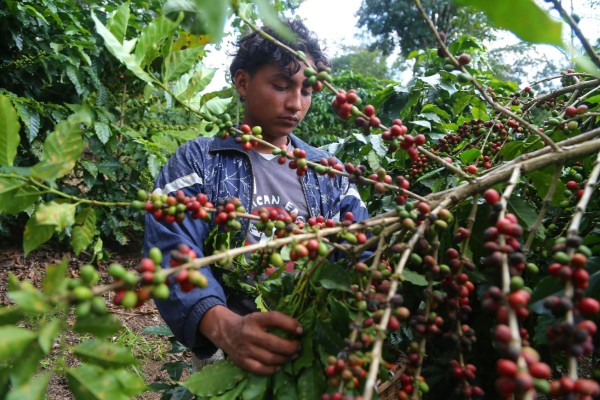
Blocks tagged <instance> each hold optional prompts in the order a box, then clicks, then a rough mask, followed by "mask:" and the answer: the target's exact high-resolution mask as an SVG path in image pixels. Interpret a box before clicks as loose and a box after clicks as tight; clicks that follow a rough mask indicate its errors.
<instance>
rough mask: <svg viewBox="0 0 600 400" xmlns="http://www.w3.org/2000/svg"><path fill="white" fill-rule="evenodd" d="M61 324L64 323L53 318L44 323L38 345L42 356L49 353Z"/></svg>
mask: <svg viewBox="0 0 600 400" xmlns="http://www.w3.org/2000/svg"><path fill="white" fill-rule="evenodd" d="M63 322H64V321H63V320H62V319H60V318H54V319H52V320H50V321H48V322H46V323H45V324H44V326H42V328H41V329H40V336H39V337H38V343H39V344H40V348H41V349H42V351H43V352H44V354H48V353H50V350H52V344H54V339H56V337H57V336H58V334H59V333H60V331H61V329H62V326H63Z"/></svg>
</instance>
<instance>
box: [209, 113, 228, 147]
mask: <svg viewBox="0 0 600 400" xmlns="http://www.w3.org/2000/svg"><path fill="white" fill-rule="evenodd" d="M215 126H216V127H217V128H218V130H217V133H216V135H217V137H219V138H221V139H223V140H225V139H227V138H229V136H230V134H232V133H233V134H235V130H233V121H232V120H231V115H229V114H228V113H224V114H221V115H219V117H218V118H217V117H212V118H211V119H210V120H209V121H208V122H207V124H206V131H208V132H212V131H213V130H214V129H215Z"/></svg>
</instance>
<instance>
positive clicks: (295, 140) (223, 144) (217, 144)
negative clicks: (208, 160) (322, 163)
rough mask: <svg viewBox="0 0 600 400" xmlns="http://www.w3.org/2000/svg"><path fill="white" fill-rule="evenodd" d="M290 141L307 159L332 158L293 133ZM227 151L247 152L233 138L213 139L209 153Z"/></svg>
mask: <svg viewBox="0 0 600 400" xmlns="http://www.w3.org/2000/svg"><path fill="white" fill-rule="evenodd" d="M290 140H291V142H292V145H293V146H294V147H295V148H299V149H302V150H304V151H306V158H307V159H308V160H310V161H316V160H320V159H321V158H328V157H330V154H328V153H327V152H325V151H323V150H320V149H317V148H314V147H312V146H311V145H309V144H308V143H306V142H305V141H303V140H302V139H300V138H299V137H298V136H296V135H294V134H293V133H292V134H290ZM225 150H238V151H242V152H246V150H244V148H243V147H242V144H241V143H239V142H236V141H235V138H234V137H233V136H229V137H228V138H227V139H219V138H218V137H216V136H215V137H213V140H212V141H211V143H210V145H209V151H211V152H212V151H225Z"/></svg>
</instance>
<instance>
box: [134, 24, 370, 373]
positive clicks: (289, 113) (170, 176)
mask: <svg viewBox="0 0 600 400" xmlns="http://www.w3.org/2000/svg"><path fill="white" fill-rule="evenodd" d="M288 25H289V27H290V29H291V30H292V31H293V32H294V33H295V34H296V36H297V38H298V41H297V42H296V43H290V44H289V45H290V47H293V48H296V49H298V50H301V51H303V52H304V53H305V54H307V55H308V58H309V59H310V61H311V63H312V64H313V65H318V64H324V65H327V62H328V61H327V59H326V57H325V56H324V54H323V53H322V52H321V49H320V47H319V44H318V42H317V40H316V39H315V37H314V36H313V34H312V33H311V32H309V31H308V30H307V29H306V27H305V26H304V25H303V24H302V22H301V21H298V20H296V21H292V22H290V23H288ZM267 32H269V33H270V34H271V35H274V36H276V35H275V34H274V33H273V32H272V31H270V30H267ZM230 73H231V77H232V80H233V82H234V84H235V87H236V90H237V91H238V93H239V95H240V97H241V99H242V101H244V103H245V114H244V119H243V123H245V124H248V125H249V126H257V125H258V126H260V127H261V128H262V135H263V138H264V139H265V140H266V141H268V142H269V143H271V144H273V145H275V146H281V145H287V146H288V149H292V148H300V149H303V150H305V151H306V153H307V159H308V160H313V161H318V160H320V159H321V158H323V157H325V158H328V157H330V155H329V154H327V153H325V152H324V151H321V150H318V149H315V148H313V147H311V146H309V145H308V144H306V143H305V142H303V141H302V140H300V139H298V138H297V137H296V136H294V135H293V134H292V130H293V129H294V128H295V127H296V126H297V125H298V124H299V123H300V122H301V121H302V119H303V118H304V116H305V115H306V112H307V111H308V109H309V107H310V104H311V91H312V89H311V87H305V86H304V85H303V84H302V83H303V81H304V75H303V65H302V64H301V63H300V62H299V60H297V59H296V58H295V57H294V56H293V55H291V54H290V53H289V52H287V51H286V50H284V49H282V48H280V47H278V46H276V45H275V44H273V43H272V42H270V41H269V40H267V39H265V38H263V37H262V36H261V35H259V34H257V33H251V34H249V35H247V36H245V37H243V38H242V39H241V40H240V41H239V43H238V52H237V54H236V55H235V57H234V60H233V62H232V64H231V67H230ZM177 190H183V191H184V192H185V194H186V195H187V196H195V195H197V194H198V193H204V194H206V195H207V196H208V198H209V200H210V201H211V202H212V203H213V204H216V202H217V200H218V199H220V198H231V197H237V198H239V199H240V200H241V201H242V203H243V205H244V207H245V208H246V210H247V212H249V213H251V212H253V211H256V210H257V209H258V208H260V207H265V206H266V207H272V208H275V209H277V210H278V212H283V213H294V214H296V215H297V216H298V218H299V219H308V218H309V217H316V216H319V215H322V216H323V217H325V218H333V219H338V220H339V217H340V215H344V214H345V213H346V212H348V211H351V212H352V213H353V214H354V216H355V219H356V220H361V219H364V218H366V217H367V211H366V209H365V207H364V204H363V203H362V201H361V199H360V197H359V195H358V192H357V190H356V188H355V187H354V186H353V185H351V184H350V183H349V182H348V179H347V178H344V177H341V176H338V177H336V178H329V177H327V176H320V175H318V174H316V173H315V172H314V171H313V170H311V169H309V171H308V172H307V174H306V175H305V176H302V177H299V176H298V175H297V174H296V171H294V170H292V169H290V168H287V166H281V165H278V164H277V160H276V158H274V157H273V156H272V155H271V149H270V148H268V147H267V146H260V145H259V146H257V147H256V148H255V149H252V150H250V151H245V150H243V148H242V145H241V143H238V142H236V141H235V140H234V138H231V137H230V138H228V139H226V140H222V139H219V138H216V137H212V138H205V137H201V138H198V139H195V140H192V141H190V142H188V143H186V144H185V145H183V146H181V147H180V148H179V149H178V150H177V152H176V153H175V154H174V155H173V157H172V158H171V159H170V160H169V162H168V163H167V165H166V166H165V167H164V168H163V170H162V171H161V173H160V175H159V177H158V179H157V181H156V184H155V191H156V192H158V193H161V194H162V193H171V194H172V193H174V192H176V191H177ZM241 222H242V230H241V232H240V235H239V237H238V238H237V239H238V241H239V242H238V244H240V243H242V242H244V241H245V240H248V241H250V242H252V243H256V242H260V241H263V240H266V238H264V237H261V236H260V233H259V232H258V231H257V230H256V229H251V228H252V226H251V224H250V223H249V222H248V221H247V220H243V221H241ZM211 228H212V224H208V223H205V222H199V221H198V220H193V219H191V218H186V219H185V221H184V222H182V223H180V224H165V223H164V222H157V221H155V220H154V219H153V218H152V216H151V215H148V216H147V217H146V238H145V251H146V252H147V251H148V249H150V248H151V247H154V246H156V247H159V248H160V249H161V250H162V252H163V254H164V255H165V257H164V258H165V260H164V261H163V263H164V265H165V266H168V265H169V252H170V250H172V249H174V248H175V247H177V245H179V244H181V243H185V244H187V245H189V246H190V247H191V248H192V249H193V250H194V251H195V252H196V253H197V254H198V256H199V257H202V256H203V248H204V243H203V242H204V240H205V239H206V237H207V235H208V233H209V232H210V230H211ZM202 272H203V274H204V275H205V276H206V277H207V278H208V281H209V285H208V286H207V287H206V288H203V289H194V290H193V291H191V292H189V293H183V292H182V291H181V290H180V289H179V285H173V286H172V287H171V294H170V297H169V299H168V300H165V301H157V302H156V304H157V307H158V309H159V311H160V313H161V315H162V317H163V319H164V320H165V322H166V323H167V324H168V325H169V327H170V328H171V330H172V331H173V333H174V335H175V337H176V338H177V339H178V340H179V341H180V342H182V343H184V344H185V345H186V346H188V347H189V348H191V350H192V351H193V352H194V354H195V355H196V356H198V357H199V358H208V357H210V356H211V355H213V354H214V353H215V352H216V351H217V348H219V349H221V350H223V352H225V353H226V354H227V355H228V357H229V358H230V359H231V360H232V361H233V362H234V363H235V364H236V365H238V366H240V367H242V368H244V369H246V370H248V371H251V372H254V373H257V374H262V375H268V374H272V373H274V372H276V371H277V370H278V369H279V368H281V366H282V365H283V364H285V363H286V362H287V361H289V360H290V359H292V358H293V357H294V356H295V355H296V354H297V353H298V351H299V349H300V345H299V341H298V340H296V339H284V338H281V337H279V336H277V335H275V334H272V333H270V330H272V329H274V328H279V329H282V330H283V331H285V332H288V333H289V334H291V335H292V337H295V338H297V336H298V335H301V334H302V327H301V326H300V324H299V323H298V321H296V320H295V319H293V318H291V317H289V316H287V315H284V314H282V313H280V312H276V311H271V312H262V313H261V312H257V311H256V309H255V307H254V303H253V301H252V300H251V299H243V298H242V299H240V298H237V297H235V296H234V295H233V294H230V293H227V291H226V288H224V287H223V286H222V285H221V277H220V274H219V273H218V271H217V270H214V271H213V270H211V269H210V268H203V269H202Z"/></svg>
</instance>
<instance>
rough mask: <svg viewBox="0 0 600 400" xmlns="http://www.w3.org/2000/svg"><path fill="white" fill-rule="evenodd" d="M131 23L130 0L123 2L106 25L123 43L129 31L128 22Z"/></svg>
mask: <svg viewBox="0 0 600 400" xmlns="http://www.w3.org/2000/svg"><path fill="white" fill-rule="evenodd" d="M128 23H129V1H126V2H125V3H123V4H121V5H120V6H119V7H118V8H117V11H115V13H114V14H113V15H112V16H111V17H110V18H109V19H108V21H107V22H106V27H107V28H108V30H109V31H110V33H112V34H113V36H114V37H115V39H117V40H118V41H119V42H120V43H123V40H124V39H125V34H126V33H127V24H128Z"/></svg>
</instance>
